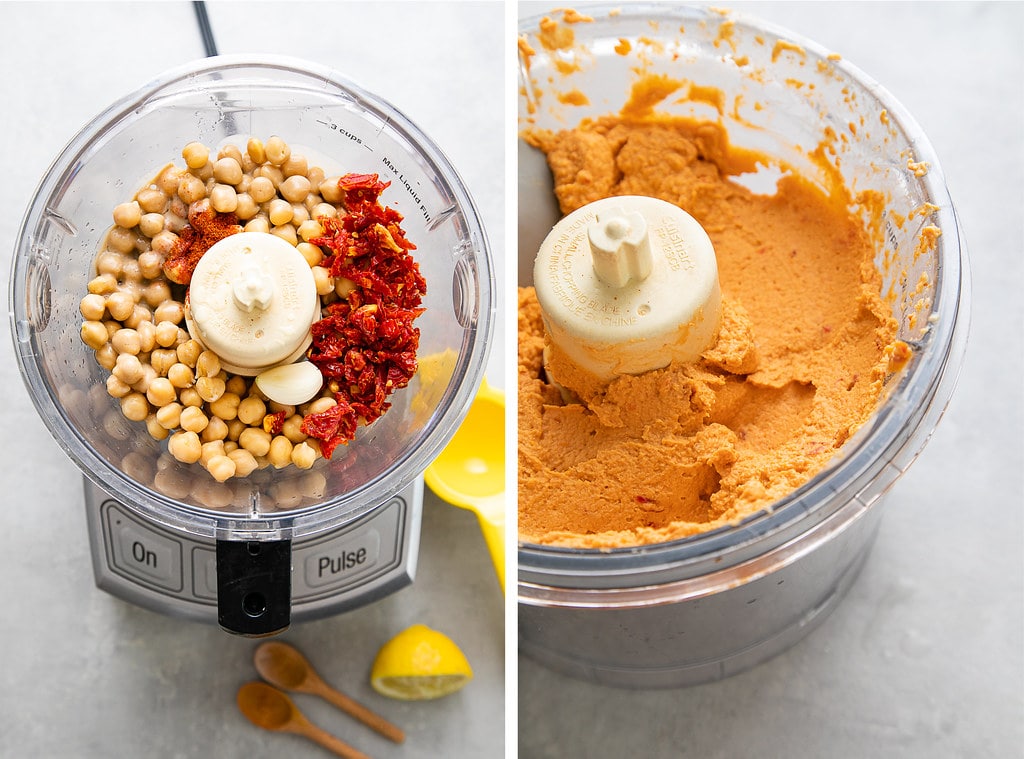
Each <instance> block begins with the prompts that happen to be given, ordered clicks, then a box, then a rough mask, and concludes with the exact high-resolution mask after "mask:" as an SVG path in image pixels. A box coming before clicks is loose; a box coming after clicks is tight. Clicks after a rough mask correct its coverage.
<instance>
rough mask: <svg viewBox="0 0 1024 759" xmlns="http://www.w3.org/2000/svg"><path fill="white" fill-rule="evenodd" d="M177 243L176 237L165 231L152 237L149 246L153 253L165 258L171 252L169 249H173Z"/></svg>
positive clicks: (169, 231) (167, 230) (168, 230)
mask: <svg viewBox="0 0 1024 759" xmlns="http://www.w3.org/2000/svg"><path fill="white" fill-rule="evenodd" d="M177 242H178V236H177V235H176V234H174V232H172V231H171V230H170V229H165V230H164V231H163V232H159V233H157V234H156V235H154V237H153V241H152V243H150V244H151V246H152V250H153V251H154V252H156V253H159V254H161V255H162V256H166V255H167V254H168V253H170V252H171V248H173V247H174V245H175V243H177Z"/></svg>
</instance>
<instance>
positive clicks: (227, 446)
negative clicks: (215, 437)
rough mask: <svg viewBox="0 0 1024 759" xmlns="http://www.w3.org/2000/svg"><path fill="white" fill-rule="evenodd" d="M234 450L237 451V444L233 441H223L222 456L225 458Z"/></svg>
mask: <svg viewBox="0 0 1024 759" xmlns="http://www.w3.org/2000/svg"><path fill="white" fill-rule="evenodd" d="M235 450H238V443H236V442H235V441H234V440H225V441H224V455H225V456H226V455H227V454H229V453H231V452H232V451H235Z"/></svg>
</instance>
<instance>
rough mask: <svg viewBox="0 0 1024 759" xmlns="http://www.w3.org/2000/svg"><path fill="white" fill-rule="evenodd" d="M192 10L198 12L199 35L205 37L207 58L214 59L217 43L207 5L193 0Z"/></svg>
mask: <svg viewBox="0 0 1024 759" xmlns="http://www.w3.org/2000/svg"><path fill="white" fill-rule="evenodd" d="M192 10H194V11H195V12H196V21H198V22H199V33H200V34H201V35H202V37H203V49H204V50H205V51H206V57H207V58H212V57H213V56H215V55H217V54H218V53H217V41H216V40H215V39H214V38H213V28H212V27H211V26H210V17H209V16H208V15H207V13H206V3H205V2H204V1H203V0H192Z"/></svg>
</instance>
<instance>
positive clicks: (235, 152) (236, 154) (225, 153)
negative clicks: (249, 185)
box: [217, 143, 242, 164]
mask: <svg viewBox="0 0 1024 759" xmlns="http://www.w3.org/2000/svg"><path fill="white" fill-rule="evenodd" d="M217 158H218V159H219V158H234V159H235V162H236V163H238V164H241V162H242V150H241V149H240V148H239V147H238V146H237V145H232V144H230V143H229V144H227V145H225V146H224V147H222V148H221V149H220V151H219V152H218V153H217Z"/></svg>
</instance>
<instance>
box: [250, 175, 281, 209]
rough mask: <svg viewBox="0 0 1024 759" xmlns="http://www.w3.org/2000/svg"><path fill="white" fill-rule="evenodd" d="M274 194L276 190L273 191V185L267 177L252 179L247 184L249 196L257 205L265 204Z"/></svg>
mask: <svg viewBox="0 0 1024 759" xmlns="http://www.w3.org/2000/svg"><path fill="white" fill-rule="evenodd" d="M276 194H277V190H275V189H274V183H273V182H271V181H270V180H269V179H268V178H267V177H262V176H257V177H253V178H252V181H251V182H249V195H250V196H251V197H252V199H253V200H254V201H256V202H257V203H266V202H267V201H268V200H271V199H272V198H273V197H274V196H275V195H276Z"/></svg>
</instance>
